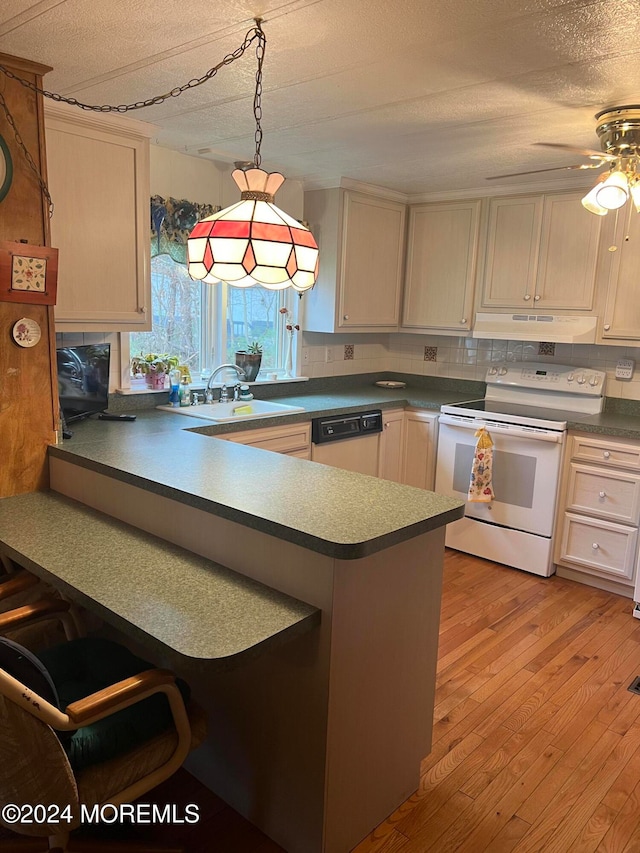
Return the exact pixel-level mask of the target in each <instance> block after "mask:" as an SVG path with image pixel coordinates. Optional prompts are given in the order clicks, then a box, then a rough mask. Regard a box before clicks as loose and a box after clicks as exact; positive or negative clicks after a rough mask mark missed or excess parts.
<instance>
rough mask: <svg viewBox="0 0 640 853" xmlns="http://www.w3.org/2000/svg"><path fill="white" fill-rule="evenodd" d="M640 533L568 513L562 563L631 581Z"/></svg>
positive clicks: (565, 522)
mask: <svg viewBox="0 0 640 853" xmlns="http://www.w3.org/2000/svg"><path fill="white" fill-rule="evenodd" d="M637 538H638V532H637V530H636V529H635V528H633V527H625V526H624V525H622V524H614V523H613V522H610V521H598V520H596V519H591V518H586V517H585V516H578V515H572V514H571V513H569V512H567V513H565V517H564V529H563V532H562V544H561V553H560V558H561V560H566V561H567V562H569V563H575V564H576V565H579V566H585V567H586V568H588V569H591V570H593V571H595V572H598V573H601V574H605V575H609V576H610V577H615V578H617V579H618V580H632V579H633V569H634V563H635V551H636V541H637Z"/></svg>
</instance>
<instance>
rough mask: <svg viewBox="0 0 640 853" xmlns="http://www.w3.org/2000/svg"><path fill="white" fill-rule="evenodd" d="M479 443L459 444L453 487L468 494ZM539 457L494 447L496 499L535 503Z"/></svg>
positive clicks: (457, 445) (494, 489) (505, 501)
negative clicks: (537, 458) (476, 446)
mask: <svg viewBox="0 0 640 853" xmlns="http://www.w3.org/2000/svg"><path fill="white" fill-rule="evenodd" d="M474 451H475V447H474V446H473V445H470V444H456V454H455V459H454V464H453V488H454V489H455V491H456V492H462V493H463V494H465V495H466V493H467V491H468V490H469V478H470V476H471V464H472V462H473V454H474ZM536 461H537V460H536V457H535V456H525V455H523V454H520V453H507V452H505V451H504V450H494V451H493V493H494V495H495V499H496V501H499V502H500V503H503V504H509V505H510V506H522V507H526V508H527V509H531V507H533V488H534V481H535V476H536Z"/></svg>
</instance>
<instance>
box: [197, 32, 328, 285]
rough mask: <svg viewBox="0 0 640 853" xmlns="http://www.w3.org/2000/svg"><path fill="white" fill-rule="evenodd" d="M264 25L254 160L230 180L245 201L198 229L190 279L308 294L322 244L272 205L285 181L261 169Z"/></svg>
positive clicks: (255, 101) (255, 103) (259, 48)
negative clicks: (291, 288) (289, 289)
mask: <svg viewBox="0 0 640 853" xmlns="http://www.w3.org/2000/svg"><path fill="white" fill-rule="evenodd" d="M260 23H261V21H260V19H259V18H257V19H256V28H257V30H258V32H259V35H260V38H259V40H258V46H257V48H256V55H257V58H258V70H257V72H256V89H255V95H254V99H253V112H254V117H255V121H256V133H255V139H256V153H255V158H254V161H253V163H250V164H246V165H248V166H249V167H250V168H237V169H236V170H235V171H234V172H233V173H232V175H231V177H232V178H233V180H234V181H235V183H236V185H237V186H238V188H239V189H240V201H239V202H237V204H234V205H232V206H231V207H227V208H225V209H224V210H221V211H220V212H219V213H214V214H213V216H208V217H207V218H206V219H202V220H200V222H197V223H196V225H195V226H194V228H193V230H192V231H191V234H190V235H189V239H188V240H187V264H188V266H187V269H188V271H189V275H190V276H191V278H193V279H196V280H198V281H205V282H207V283H209V284H217V283H218V282H220V281H223V282H226V283H227V284H230V285H232V286H233V287H253V286H254V285H256V284H257V285H261V286H262V287H266V288H267V289H269V290H284V289H285V288H287V287H293V288H294V289H295V290H297V291H299V292H303V291H305V290H309V289H310V288H311V287H313V285H314V284H315V282H316V278H317V276H318V245H317V243H316V241H315V239H314V237H313V234H312V233H311V231H310V230H309V229H308V228H307V226H306V225H303V224H302V223H300V222H298V221H297V220H295V219H293V218H292V217H291V216H289V215H288V214H286V213H285V212H284V211H283V210H280V208H278V207H276V205H275V204H274V203H273V201H274V195H275V193H276V192H277V190H278V189H279V188H280V187H281V186H282V184H283V183H284V180H285V179H284V177H283V176H282V175H281V174H280V173H279V172H271V173H269V172H265V171H263V170H262V169H261V168H260V163H261V155H260V145H261V142H262V127H261V125H260V120H261V118H262V106H261V96H262V63H263V60H264V52H265V48H266V38H265V36H264V33H263V32H262V28H261V26H260ZM236 165H240V164H236Z"/></svg>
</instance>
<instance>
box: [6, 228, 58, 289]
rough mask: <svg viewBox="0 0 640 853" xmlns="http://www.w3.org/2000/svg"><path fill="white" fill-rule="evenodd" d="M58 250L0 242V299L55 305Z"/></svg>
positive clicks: (26, 244)
mask: <svg viewBox="0 0 640 853" xmlns="http://www.w3.org/2000/svg"><path fill="white" fill-rule="evenodd" d="M57 284H58V250H57V249H52V248H51V247H50V246H30V245H29V244H28V243H9V242H7V241H4V240H3V241H0V302H22V303H24V304H31V305H55V304H56V289H57Z"/></svg>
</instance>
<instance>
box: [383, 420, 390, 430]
mask: <svg viewBox="0 0 640 853" xmlns="http://www.w3.org/2000/svg"><path fill="white" fill-rule="evenodd" d="M384 428H385V429H389V421H387V422H386V423H385V425H384Z"/></svg>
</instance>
